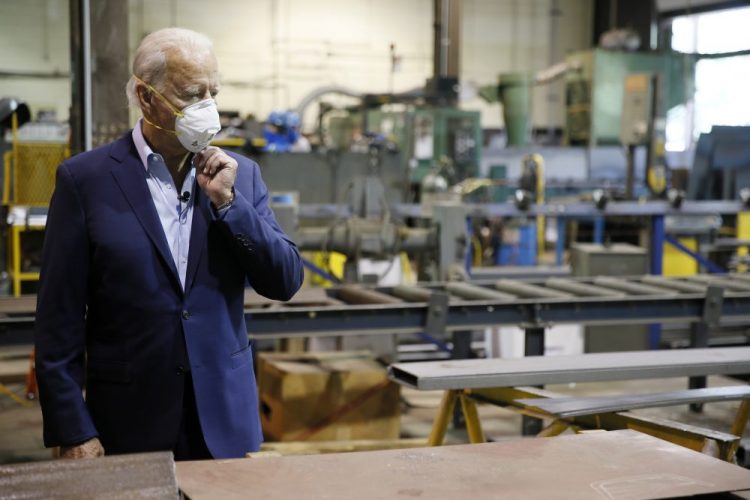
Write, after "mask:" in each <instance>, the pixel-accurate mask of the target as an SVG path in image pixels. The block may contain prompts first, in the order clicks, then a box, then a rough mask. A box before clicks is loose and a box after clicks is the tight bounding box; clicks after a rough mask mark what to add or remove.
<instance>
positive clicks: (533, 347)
mask: <svg viewBox="0 0 750 500" xmlns="http://www.w3.org/2000/svg"><path fill="white" fill-rule="evenodd" d="M524 354H525V355H526V356H543V355H544V327H538V326H533V327H529V328H526V336H525V339H524ZM538 387H541V386H538ZM542 424H543V422H542V420H541V419H539V418H534V417H527V416H525V415H524V416H523V418H522V422H521V434H523V435H524V436H536V435H537V434H539V433H540V432H542Z"/></svg>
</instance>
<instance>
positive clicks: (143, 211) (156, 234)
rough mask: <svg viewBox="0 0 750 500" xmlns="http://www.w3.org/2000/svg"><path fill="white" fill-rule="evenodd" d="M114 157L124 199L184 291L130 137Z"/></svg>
mask: <svg viewBox="0 0 750 500" xmlns="http://www.w3.org/2000/svg"><path fill="white" fill-rule="evenodd" d="M123 143H124V144H123ZM128 143H129V144H128ZM128 145H129V146H130V148H129V149H130V150H129V151H128V150H127V146H128ZM111 156H112V157H113V158H115V159H117V160H119V161H120V162H121V164H120V165H119V166H117V167H116V168H113V169H112V175H113V176H114V177H115V181H117V184H118V185H119V186H120V189H122V192H123V194H124V195H125V198H127V200H128V203H129V204H130V207H131V208H132V209H133V213H135V215H136V217H137V218H138V221H139V222H140V223H141V225H142V226H143V229H144V230H145V231H146V234H147V235H148V237H149V238H150V239H151V241H152V242H153V244H154V246H155V247H156V249H157V250H158V251H159V255H160V256H161V258H162V260H163V261H164V263H165V264H166V265H167V267H168V268H169V270H170V272H171V274H172V277H173V278H174V280H173V281H174V282H175V284H176V285H177V288H178V289H180V291H182V286H181V285H180V278H179V275H178V274H177V266H176V265H175V263H174V259H173V258H172V253H171V252H170V251H169V245H168V244H167V237H166V236H165V235H164V228H162V226H161V221H160V220H159V215H158V214H157V213H156V207H154V201H153V200H152V199H151V192H150V191H149V190H148V185H147V184H146V171H145V168H144V167H143V164H142V163H141V160H140V158H139V157H138V153H137V152H136V151H135V146H134V145H133V142H132V139H131V138H130V134H128V135H127V137H123V138H122V139H120V140H119V141H117V142H116V143H115V144H114V145H113V148H112V154H111Z"/></svg>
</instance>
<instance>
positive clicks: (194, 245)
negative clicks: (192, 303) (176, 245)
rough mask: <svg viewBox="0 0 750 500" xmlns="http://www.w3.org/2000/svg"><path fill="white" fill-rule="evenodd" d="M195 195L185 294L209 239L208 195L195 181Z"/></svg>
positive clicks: (191, 282) (190, 285)
mask: <svg viewBox="0 0 750 500" xmlns="http://www.w3.org/2000/svg"><path fill="white" fill-rule="evenodd" d="M193 193H194V195H195V205H194V206H193V225H192V227H191V228H190V247H189V249H188V267H187V272H186V273H185V295H187V294H188V292H189V291H190V288H191V287H192V285H193V280H194V279H195V274H196V272H197V270H198V263H199V262H200V260H201V257H202V256H203V249H204V248H205V247H206V240H207V239H208V225H209V222H208V221H209V220H210V217H211V215H210V214H209V210H211V208H210V207H209V206H208V197H207V196H206V195H205V194H204V193H203V191H202V190H201V188H200V187H199V186H198V182H197V181H196V183H195V188H193Z"/></svg>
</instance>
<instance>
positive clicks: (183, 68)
mask: <svg viewBox="0 0 750 500" xmlns="http://www.w3.org/2000/svg"><path fill="white" fill-rule="evenodd" d="M166 66H167V79H168V81H169V82H170V84H171V85H172V86H174V87H175V88H177V89H180V90H189V89H191V88H193V87H194V88H195V89H196V90H198V89H199V87H203V86H205V85H209V86H211V87H214V86H217V85H218V83H219V71H218V66H217V64H216V58H215V57H214V55H213V54H212V53H205V54H199V55H197V56H196V57H192V58H187V57H184V56H182V55H179V56H178V55H175V56H173V57H168V58H167V64H166Z"/></svg>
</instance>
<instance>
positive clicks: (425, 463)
mask: <svg viewBox="0 0 750 500" xmlns="http://www.w3.org/2000/svg"><path fill="white" fill-rule="evenodd" d="M177 482H178V484H179V487H180V490H181V491H182V492H183V493H185V495H187V496H188V497H189V498H191V499H192V500H202V499H208V498H222V499H234V498H248V496H249V495H252V496H254V497H257V498H263V499H266V500H272V499H287V498H305V499H307V500H318V499H351V498H356V499H358V500H368V499H381V498H424V499H427V498H429V499H431V500H432V499H438V500H439V499H454V498H471V499H472V500H480V499H489V498H492V499H494V498H556V499H576V500H579V499H580V500H585V499H602V498H628V499H639V498H659V497H667V496H690V495H698V494H709V493H716V492H726V491H734V490H743V489H748V488H750V471H748V470H745V469H743V468H741V467H738V466H736V465H732V464H729V463H726V462H722V461H720V460H717V459H715V458H711V457H709V456H707V455H703V454H700V453H697V452H694V451H691V450H688V449H685V448H682V447H680V446H677V445H674V444H671V443H668V442H666V441H662V440H660V439H657V438H654V437H651V436H647V435H645V434H640V433H638V432H635V431H630V430H623V431H614V432H603V431H600V432H593V433H586V434H579V435H572V436H562V437H556V438H549V439H547V438H539V439H515V440H511V441H504V442H499V443H486V444H475V445H459V446H443V447H435V448H416V449H407V450H387V451H371V452H359V453H348V454H339V453H336V454H328V455H312V456H294V457H277V458H249V459H239V460H223V461H214V462H211V461H202V462H179V463H178V464H177Z"/></svg>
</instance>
